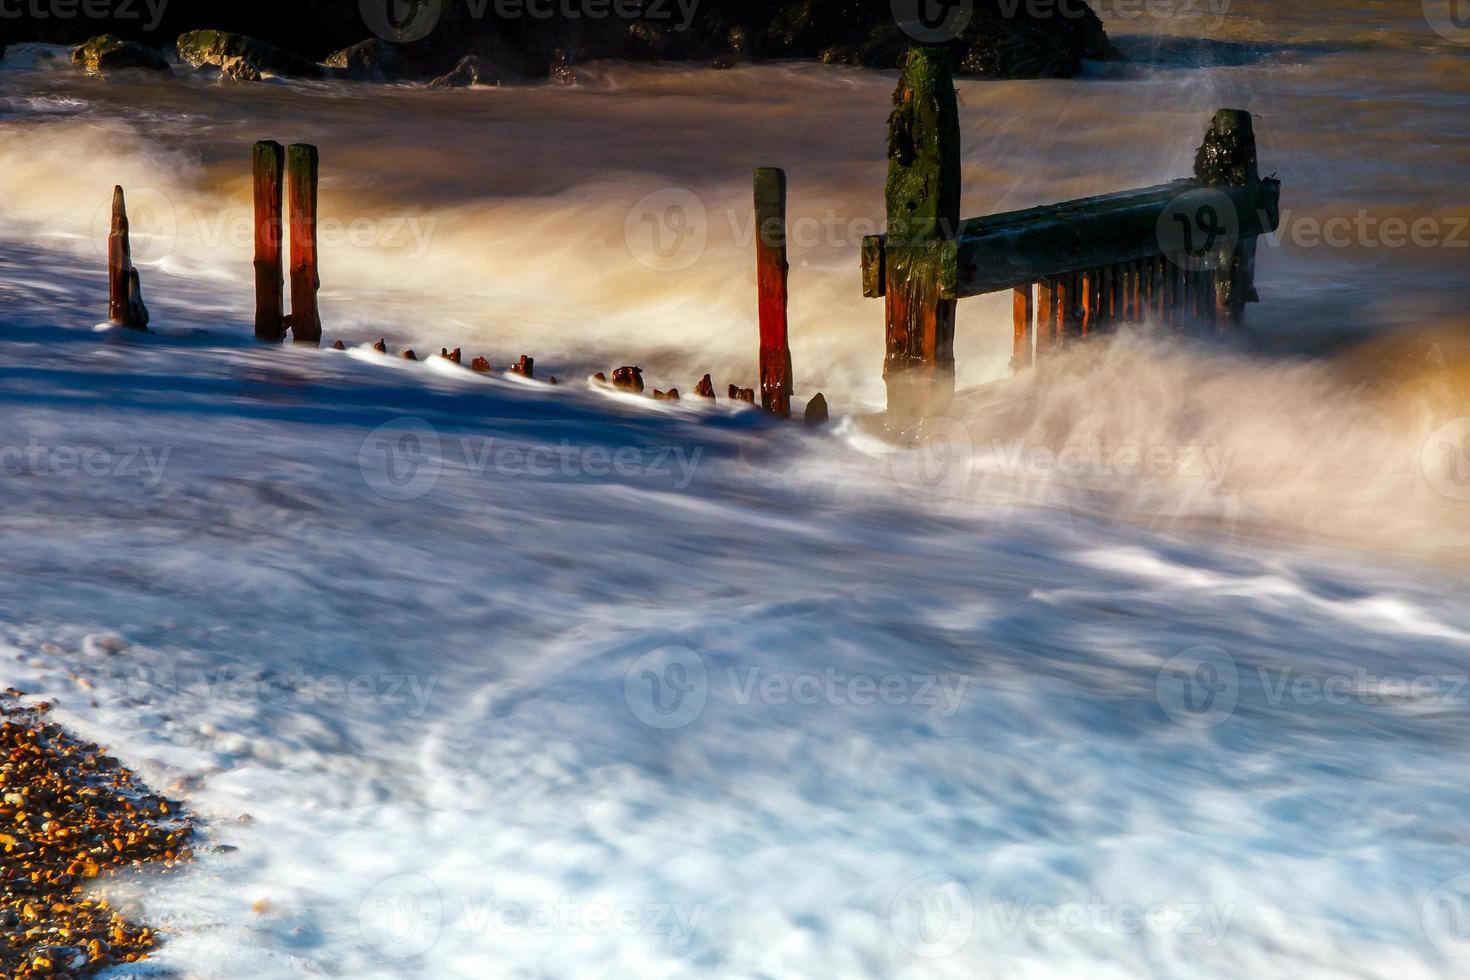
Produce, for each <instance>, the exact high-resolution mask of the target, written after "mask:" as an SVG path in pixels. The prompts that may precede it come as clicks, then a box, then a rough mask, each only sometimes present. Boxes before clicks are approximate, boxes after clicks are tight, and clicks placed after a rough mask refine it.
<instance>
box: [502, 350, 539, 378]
mask: <svg viewBox="0 0 1470 980" xmlns="http://www.w3.org/2000/svg"><path fill="white" fill-rule="evenodd" d="M508 370H509V371H510V373H511V374H518V375H520V376H521V377H523V378H534V377H535V376H536V359H535V358H533V357H527V356H526V355H525V354H522V355H521V356H520V359H519V360H517V361H516V362H515V363H514V364H512V365H511V366H510V368H509V369H508Z"/></svg>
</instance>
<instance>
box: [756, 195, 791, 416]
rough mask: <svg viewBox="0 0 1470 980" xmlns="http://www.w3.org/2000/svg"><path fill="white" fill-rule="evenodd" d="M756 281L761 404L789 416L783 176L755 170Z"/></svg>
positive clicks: (788, 344)
mask: <svg viewBox="0 0 1470 980" xmlns="http://www.w3.org/2000/svg"><path fill="white" fill-rule="evenodd" d="M755 222H756V224H755V227H756V243H755V255H756V278H757V281H758V284H759V289H760V333H761V348H760V374H761V405H762V406H763V407H764V408H765V410H766V411H768V412H770V413H772V414H773V415H777V416H780V417H781V418H789V417H790V416H791V389H792V379H791V346H790V342H789V339H788V330H787V314H786V311H787V287H788V276H789V274H790V270H791V266H790V264H789V263H788V262H787V260H786V172H785V171H784V170H778V169H776V168H774V167H762V168H761V169H759V170H757V171H756V172H755Z"/></svg>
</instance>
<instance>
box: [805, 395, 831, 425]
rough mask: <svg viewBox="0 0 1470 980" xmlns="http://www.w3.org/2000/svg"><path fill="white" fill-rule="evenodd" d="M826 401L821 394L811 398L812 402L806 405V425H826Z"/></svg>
mask: <svg viewBox="0 0 1470 980" xmlns="http://www.w3.org/2000/svg"><path fill="white" fill-rule="evenodd" d="M828 417H829V416H828V413H827V399H826V398H825V397H823V396H822V393H821V392H817V394H815V395H813V396H812V400H811V401H809V402H807V403H806V424H807V425H826V424H827V419H828Z"/></svg>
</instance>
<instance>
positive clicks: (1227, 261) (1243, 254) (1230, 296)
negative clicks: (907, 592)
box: [1194, 109, 1261, 327]
mask: <svg viewBox="0 0 1470 980" xmlns="http://www.w3.org/2000/svg"><path fill="white" fill-rule="evenodd" d="M1194 176H1195V179H1196V180H1198V181H1199V182H1200V183H1202V184H1207V185H1209V186H1211V187H1251V188H1255V187H1259V185H1260V183H1261V174H1260V169H1259V165H1258V163H1257V160H1256V129H1255V123H1254V121H1253V120H1252V119H1251V114H1250V113H1249V112H1246V111H1245V110H1244V109H1221V110H1220V111H1219V112H1217V113H1215V118H1214V119H1212V120H1211V121H1210V128H1209V131H1208V132H1206V133H1205V140H1204V142H1203V143H1202V144H1200V148H1199V152H1198V153H1197V154H1196V155H1195V159H1194ZM1233 217H1234V219H1235V220H1234V221H1228V220H1227V221H1226V224H1227V225H1228V230H1229V231H1231V232H1233V233H1234V234H1236V235H1238V234H1239V230H1240V228H1241V226H1242V225H1243V224H1245V221H1244V220H1243V219H1244V218H1245V216H1244V215H1234V216H1233ZM1212 265H1215V269H1216V271H1215V274H1214V284H1215V289H1214V294H1215V295H1214V303H1213V311H1212V312H1213V317H1212V318H1213V319H1214V320H1216V321H1217V322H1218V323H1219V325H1220V326H1222V327H1223V326H1227V325H1228V326H1235V325H1238V324H1239V323H1240V321H1241V317H1242V315H1243V313H1244V312H1245V306H1246V304H1247V303H1255V302H1259V300H1260V296H1259V295H1258V294H1257V293H1256V287H1255V278H1256V239H1255V238H1254V237H1249V238H1244V237H1242V238H1239V239H1238V240H1231V241H1229V242H1227V243H1226V245H1225V246H1224V247H1222V248H1221V249H1219V250H1217V252H1216V254H1215V256H1214V260H1213V262H1212Z"/></svg>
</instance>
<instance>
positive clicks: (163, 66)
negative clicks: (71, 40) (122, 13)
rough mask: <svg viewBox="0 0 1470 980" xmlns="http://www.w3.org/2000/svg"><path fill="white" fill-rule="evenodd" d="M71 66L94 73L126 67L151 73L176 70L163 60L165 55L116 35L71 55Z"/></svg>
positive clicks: (99, 38) (95, 38) (106, 35)
mask: <svg viewBox="0 0 1470 980" xmlns="http://www.w3.org/2000/svg"><path fill="white" fill-rule="evenodd" d="M71 63H72V64H74V65H81V66H82V67H83V68H85V69H87V71H90V72H105V71H117V70H120V69H123V68H142V69H145V70H147V71H159V72H164V73H165V74H168V73H171V72H172V71H173V69H172V68H170V67H169V66H168V62H167V61H165V60H163V55H161V54H159V53H158V52H157V51H155V50H153V49H152V48H150V47H146V46H144V45H142V44H139V43H137V42H136V41H124V40H123V39H122V38H120V37H118V36H117V35H115V34H102V35H100V36H98V37H94V38H92V39H91V40H90V41H88V42H87V43H86V44H83V45H82V46H81V47H79V48H77V49H76V50H75V51H73V52H72V53H71Z"/></svg>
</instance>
